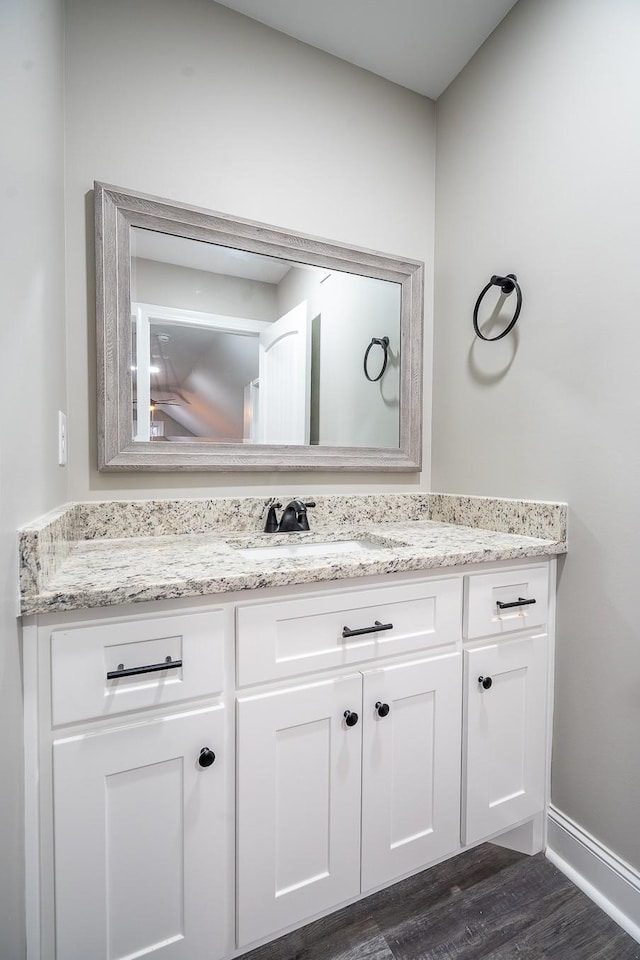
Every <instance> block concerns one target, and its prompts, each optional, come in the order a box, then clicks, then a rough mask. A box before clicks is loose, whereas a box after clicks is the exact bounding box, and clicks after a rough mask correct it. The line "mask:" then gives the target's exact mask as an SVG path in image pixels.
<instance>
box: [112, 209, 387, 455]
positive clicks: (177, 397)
mask: <svg viewBox="0 0 640 960" xmlns="http://www.w3.org/2000/svg"><path fill="white" fill-rule="evenodd" d="M131 249H132V261H131V300H132V321H133V331H132V335H133V357H134V361H133V366H134V370H133V424H134V427H133V432H134V437H135V439H136V440H140V441H144V440H155V441H158V442H163V443H167V442H171V443H184V442H189V441H193V440H198V441H200V442H202V441H210V442H212V443H264V444H274V443H275V444H319V445H325V446H326V445H332V446H360V447H388V448H397V447H398V445H399V393H398V392H399V360H400V296H401V287H400V284H397V283H392V282H390V281H385V280H378V279H373V278H368V277H362V276H356V275H354V274H348V273H343V272H339V271H330V270H327V269H324V268H319V267H312V266H307V265H301V264H298V263H292V262H289V261H286V260H279V259H276V258H273V257H267V256H263V255H259V254H252V253H247V252H245V251H241V250H235V249H231V248H228V247H222V246H218V245H216V244H212V243H203V242H200V241H195V240H189V239H186V238H183V237H177V236H172V235H167V234H162V233H157V232H154V231H149V230H142V229H139V228H133V229H132V230H131ZM382 336H388V337H389V340H390V346H389V363H388V366H387V369H386V370H385V373H384V376H383V377H382V378H381V380H380V381H379V382H377V383H370V382H369V381H367V379H366V377H365V376H364V371H363V356H364V352H365V350H366V348H367V346H368V345H369V343H370V342H371V338H372V337H382Z"/></svg>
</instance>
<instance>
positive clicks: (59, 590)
mask: <svg viewBox="0 0 640 960" xmlns="http://www.w3.org/2000/svg"><path fill="white" fill-rule="evenodd" d="M436 498H440V500H437V499H436ZM442 498H444V500H443V499H442ZM243 499H245V498H243ZM320 499H322V502H319V504H318V505H319V507H320V508H321V509H320V511H319V514H321V515H322V517H321V520H320V522H316V521H317V520H318V515H315V516H314V515H313V514H311V513H310V516H311V523H312V525H313V529H312V530H311V531H310V532H308V533H287V534H264V533H261V532H260V529H261V527H260V524H261V522H262V521H261V519H260V517H259V514H263V513H264V508H265V505H266V504H268V502H269V501H268V500H266V501H265V498H246V501H247V502H246V503H244V506H245V507H246V508H247V509H246V511H245V512H244V513H243V512H242V510H241V509H240V508H238V510H237V511H235V512H236V520H237V517H244V518H245V520H246V518H250V521H251V522H244V521H243V522H242V523H239V522H235V523H232V522H229V521H228V517H229V510H230V503H233V504H238V501H236V500H234V501H229V500H224V501H223V500H222V498H221V499H220V501H165V502H162V501H155V503H163V504H164V507H163V509H164V511H165V513H166V514H167V515H168V516H171V517H172V518H173V519H172V521H171V522H170V523H167V522H164V523H162V524H156V527H155V529H154V534H155V535H151V536H150V535H148V518H149V517H151V516H153V511H152V510H149V507H148V505H149V503H150V502H149V501H146V502H145V501H141V502H139V504H138V505H137V509H136V505H135V503H134V504H133V505H132V504H131V503H129V504H126V505H125V504H122V505H120V504H115V505H114V503H110V504H103V505H100V504H91V505H78V504H73V505H68V506H67V507H65V508H63V509H62V510H60V511H57V512H56V513H55V514H52V515H49V516H48V517H45V518H42V520H41V521H38V522H36V523H35V524H33V525H30V526H29V527H25V528H23V530H22V531H20V546H21V549H20V561H21V577H20V580H21V597H20V612H21V614H22V615H31V614H45V613H59V612H63V611H70V610H81V609H91V608H96V607H106V606H113V605H116V604H124V603H131V602H143V601H154V600H166V599H174V598H183V597H198V596H204V595H209V594H211V595H219V594H223V593H229V592H235V591H241V590H256V589H263V588H267V587H276V586H288V585H291V584H305V583H317V582H322V581H333V580H343V579H349V578H356V577H364V576H372V575H380V574H397V573H404V572H410V571H420V570H431V569H433V568H438V567H452V566H459V565H462V564H475V563H482V562H491V561H501V560H514V559H522V558H536V557H538V558H539V557H549V556H554V555H557V554H562V553H565V552H566V550H567V539H566V505H565V504H550V503H547V502H540V501H514V500H495V499H490V498H471V497H464V498H461V497H457V498H456V497H453V496H451V495H442V494H425V495H413V494H407V495H392V496H391V497H389V496H385V495H382V494H381V495H379V496H378V497H376V496H375V495H369V496H368V497H360V498H358V497H349V498H340V497H333V498H331V497H325V498H319V501H320ZM337 501H340V502H339V503H338V502H337ZM345 501H349V503H348V504H345ZM354 501H358V503H354ZM363 501H374V502H369V503H364V504H363ZM381 502H383V503H382V506H383V507H384V509H383V510H382V516H383V518H380V517H379V516H378V511H379V509H380V507H381ZM151 503H153V502H151ZM167 503H169V504H171V505H172V506H173V508H174V509H173V511H171V510H168V508H167V507H166V504H167ZM189 504H192V505H193V504H195V505H197V508H196V507H193V508H192V509H191V510H190V509H189V506H188V505H189ZM203 504H206V505H207V508H209V507H210V505H211V504H214V507H213V508H211V509H210V510H209V512H208V513H207V517H208V523H204V522H202V519H199V520H198V521H197V522H195V521H194V516H195V515H196V514H197V513H198V509H199V510H200V511H201V512H202V509H203ZM240 506H242V504H240ZM79 507H84V508H85V509H84V512H83V511H82V510H79V509H78V508H79ZM101 507H102V515H101V514H100V508H101ZM125 507H126V508H127V509H128V512H127V509H125ZM346 507H348V509H346ZM365 508H366V509H365ZM403 508H404V509H403ZM160 512H161V513H162V510H160ZM434 514H436V516H434ZM225 515H226V516H227V523H226V525H225V523H224V522H223V518H224V517H225ZM438 515H439V516H438ZM126 516H129V517H131V516H134V517H135V516H138V519H139V522H138V524H137V525H136V523H135V522H129V526H128V527H126V528H124V527H123V523H124V522H125V517H126ZM177 516H180V517H182V521H178V520H176V517H177ZM399 516H404V517H407V516H409V518H410V519H402V520H400V519H398V517H399ZM354 517H355V518H357V519H358V520H359V521H360V522H355V520H354ZM87 518H89V519H87ZM100 519H102V521H103V522H102V525H100V522H99V521H100ZM459 519H462V520H467V521H468V522H467V523H460V522H455V521H456V520H459ZM143 521H144V522H143ZM214 521H215V522H214ZM469 521H470V522H469ZM474 521H475V524H476V525H474ZM492 521H493V522H492ZM480 523H481V524H483V525H482V526H480V525H478V524H480ZM489 524H491V525H492V526H494V527H497V528H498V529H491V527H490V526H489ZM247 527H248V528H247ZM501 527H502V528H503V529H500V528H501ZM505 527H506V529H504V528H505ZM168 530H171V531H172V532H167V531H168ZM173 531H175V532H173ZM510 531H513V532H510ZM523 531H524V532H523ZM83 533H84V536H82V534H83ZM125 533H129V534H130V535H129V536H127V535H124V534H125ZM530 533H537V534H540V533H542V534H548V536H533V535H529V534H530ZM114 534H119V535H114ZM352 539H371V540H373V541H375V542H376V549H374V550H370V551H361V552H354V553H332V552H331V547H330V542H331V541H344V540H352ZM317 541H320V542H322V543H325V544H327V548H326V552H325V551H323V553H322V554H320V555H316V556H298V557H286V558H283V557H269V558H264V557H260V558H254V557H252V556H250V555H247V554H245V553H243V551H242V549H241V548H242V547H243V546H259V545H260V546H262V545H270V546H271V545H275V544H290V543H294V542H317Z"/></svg>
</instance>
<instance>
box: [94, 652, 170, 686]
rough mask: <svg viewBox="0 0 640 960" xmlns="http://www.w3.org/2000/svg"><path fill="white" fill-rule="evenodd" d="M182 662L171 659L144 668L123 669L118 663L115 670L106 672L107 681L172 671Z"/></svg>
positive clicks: (122, 665) (149, 664)
mask: <svg viewBox="0 0 640 960" xmlns="http://www.w3.org/2000/svg"><path fill="white" fill-rule="evenodd" d="M181 666H182V660H172V659H171V657H167V659H166V660H165V661H164V662H163V663H148V664H146V666H144V667H125V666H124V664H122V663H119V664H118V669H117V670H109V671H108V672H107V680H117V679H118V678H119V677H137V676H138V675H139V674H141V673H158V672H159V671H160V670H173V668H174V667H181Z"/></svg>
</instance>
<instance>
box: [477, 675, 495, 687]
mask: <svg viewBox="0 0 640 960" xmlns="http://www.w3.org/2000/svg"><path fill="white" fill-rule="evenodd" d="M478 683H481V684H482V686H483V687H484V689H485V690H488V689H489V687H490V686H491V684H492V683H493V680H492V679H491V677H478Z"/></svg>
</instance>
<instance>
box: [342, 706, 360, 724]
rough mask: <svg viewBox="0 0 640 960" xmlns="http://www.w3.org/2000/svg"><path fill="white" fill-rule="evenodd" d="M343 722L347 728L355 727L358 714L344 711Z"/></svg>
mask: <svg viewBox="0 0 640 960" xmlns="http://www.w3.org/2000/svg"><path fill="white" fill-rule="evenodd" d="M344 722H345V723H346V725H347V726H348V727H355V725H356V723H357V722H358V714H357V713H353V712H352V711H351V710H345V712H344Z"/></svg>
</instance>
